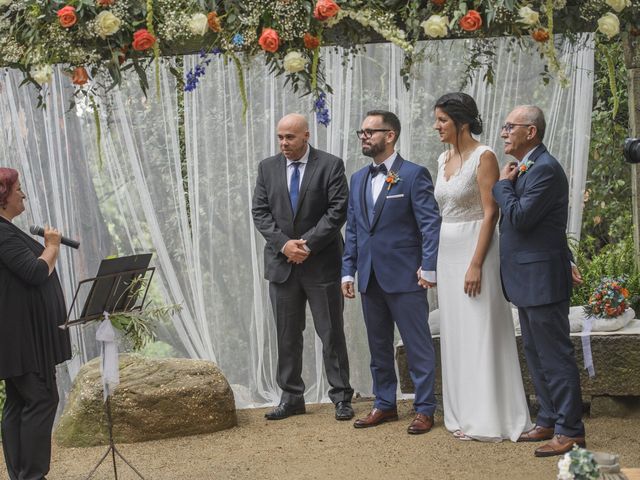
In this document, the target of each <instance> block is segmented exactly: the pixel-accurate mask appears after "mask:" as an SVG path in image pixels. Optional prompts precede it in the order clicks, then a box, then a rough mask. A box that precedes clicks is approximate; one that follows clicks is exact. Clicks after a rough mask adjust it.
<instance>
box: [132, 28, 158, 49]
mask: <svg viewBox="0 0 640 480" xmlns="http://www.w3.org/2000/svg"><path fill="white" fill-rule="evenodd" d="M155 43H156V37H154V36H153V35H151V34H150V33H149V30H147V29H146V28H141V29H140V30H137V31H136V32H135V33H134V34H133V43H132V44H131V46H132V47H133V49H134V50H138V51H139V52H140V51H143V50H148V49H150V48H151V47H153V45H154V44H155Z"/></svg>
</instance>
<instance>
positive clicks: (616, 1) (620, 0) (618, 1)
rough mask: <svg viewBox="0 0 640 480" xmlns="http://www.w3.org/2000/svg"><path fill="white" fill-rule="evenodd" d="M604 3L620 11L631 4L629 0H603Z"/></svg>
mask: <svg viewBox="0 0 640 480" xmlns="http://www.w3.org/2000/svg"><path fill="white" fill-rule="evenodd" d="M604 3H606V4H607V5H609V6H610V7H611V8H613V9H614V10H615V11H616V12H621V11H622V10H624V8H625V7H630V6H631V0H605V2H604Z"/></svg>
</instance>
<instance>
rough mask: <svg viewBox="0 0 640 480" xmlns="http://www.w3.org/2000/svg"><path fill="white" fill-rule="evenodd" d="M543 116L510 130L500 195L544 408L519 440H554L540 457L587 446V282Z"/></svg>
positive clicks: (514, 287) (506, 275)
mask: <svg viewBox="0 0 640 480" xmlns="http://www.w3.org/2000/svg"><path fill="white" fill-rule="evenodd" d="M544 131H545V120H544V114H543V113H542V110H540V109H539V108H538V107H535V106H529V105H524V106H520V107H517V108H515V109H514V110H513V111H512V112H511V113H510V114H509V116H508V117H507V120H506V123H505V124H504V125H503V126H502V134H501V136H502V138H503V139H504V151H505V153H507V154H509V155H511V156H513V157H515V158H516V159H517V160H518V163H515V162H511V163H508V164H507V165H505V167H504V168H503V169H502V172H501V173H500V180H499V181H498V182H497V183H496V184H495V185H494V187H493V196H494V197H495V199H496V202H497V203H498V205H499V206H500V210H501V211H502V216H501V218H500V272H501V276H502V287H503V290H504V293H505V296H506V297H507V300H509V301H511V303H513V304H514V305H516V306H517V307H518V312H519V315H520V328H521V331H522V340H523V342H524V350H525V356H526V358H527V365H528V367H529V372H530V374H531V378H532V380H533V384H534V387H535V390H536V395H537V398H538V402H539V403H540V410H539V412H538V415H537V418H536V425H535V427H534V428H533V429H532V430H530V431H528V432H525V433H523V434H522V435H521V436H520V439H519V441H524V442H535V441H543V440H550V441H549V442H548V443H546V444H545V445H543V446H541V447H539V448H538V449H536V451H535V455H536V456H537V457H548V456H552V455H562V454H564V453H566V452H568V451H569V450H571V448H573V445H574V444H578V445H579V446H581V447H584V446H585V432H584V425H583V423H582V396H581V392H580V377H579V372H578V367H577V365H576V361H575V358H574V352H573V344H572V343H571V340H570V338H569V319H568V315H569V299H570V297H571V289H572V284H578V283H580V282H581V281H582V279H581V278H580V272H579V271H578V269H577V268H576V267H575V265H572V259H573V256H572V254H571V251H570V250H569V247H568V245H567V235H566V226H567V216H568V207H569V184H568V182H567V176H566V175H565V173H564V171H563V169H562V166H561V165H560V164H559V163H558V161H557V160H556V159H555V158H554V157H553V156H551V154H550V153H549V152H548V151H547V149H546V147H545V146H544V144H543V143H542V140H543V138H544Z"/></svg>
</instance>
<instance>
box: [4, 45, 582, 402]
mask: <svg viewBox="0 0 640 480" xmlns="http://www.w3.org/2000/svg"><path fill="white" fill-rule="evenodd" d="M468 42H469V41H466V40H457V41H440V42H428V43H426V44H425V45H424V47H425V48H426V49H427V52H428V53H429V54H430V55H431V56H432V57H433V58H437V59H439V60H438V61H437V62H430V63H425V64H424V65H422V66H421V67H420V68H418V71H417V72H416V77H417V78H415V79H414V80H413V81H412V86H411V88H410V90H408V91H407V90H405V88H404V86H403V84H402V81H401V78H400V76H399V74H398V72H399V71H400V67H401V63H402V55H401V52H400V51H399V50H398V49H397V48H395V47H393V46H391V45H389V44H380V45H369V46H367V49H366V52H365V53H364V54H362V55H359V56H357V57H355V58H353V59H352V60H350V61H349V63H348V65H346V66H345V65H343V64H342V61H343V60H342V56H341V54H340V53H339V52H335V51H334V50H333V49H325V50H324V51H323V58H324V61H325V62H326V65H327V77H328V82H329V83H330V84H331V86H332V87H333V90H334V94H333V95H330V96H329V97H328V99H327V100H328V106H329V108H330V112H331V117H332V122H331V124H330V125H329V127H328V128H325V127H323V126H320V125H317V124H316V123H315V121H314V119H313V116H312V115H311V114H309V118H310V120H311V126H312V128H311V142H312V144H313V145H314V146H316V147H318V148H320V149H323V150H326V151H329V152H331V153H334V154H336V155H338V156H340V157H342V158H343V159H344V161H345V165H346V168H347V174H348V175H350V174H351V173H352V172H354V171H355V170H356V169H358V168H360V167H362V166H363V165H365V164H366V163H367V162H368V159H366V158H365V157H363V156H362V155H361V153H360V151H359V143H358V141H357V138H356V136H355V133H354V131H355V130H356V129H357V128H358V127H359V126H360V123H361V121H362V118H363V116H364V114H365V113H366V111H367V110H370V109H374V108H383V109H388V110H393V111H395V112H396V113H398V115H399V117H400V119H401V121H402V125H403V131H402V134H401V136H400V142H399V144H398V149H399V151H400V152H401V153H402V154H403V156H405V157H406V158H408V159H410V160H413V161H415V162H417V163H420V164H423V165H426V166H427V167H428V168H429V169H430V170H431V171H432V172H433V173H435V162H436V159H437V157H438V154H439V153H440V152H441V151H442V149H443V146H442V145H441V144H440V143H439V141H438V139H437V136H436V135H435V134H434V132H433V130H432V128H431V125H432V122H433V116H432V109H433V104H434V102H435V100H436V99H437V98H438V97H439V96H440V95H442V94H444V93H446V92H449V91H453V90H457V88H458V85H459V84H460V82H461V78H462V75H463V72H462V67H463V66H462V64H461V62H460V60H459V59H460V58H461V57H462V56H463V55H465V53H466V51H467V47H468V45H469V44H468ZM507 44H508V40H506V39H505V40H496V58H497V59H498V61H497V69H496V72H495V83H494V85H492V86H487V85H485V84H484V83H483V82H482V81H480V80H477V81H474V82H473V83H472V84H471V85H469V86H468V87H467V89H466V91H467V92H468V93H470V94H472V95H473V96H474V97H475V98H476V100H477V101H478V105H479V108H480V111H481V113H482V116H483V119H484V121H485V134H483V135H482V136H481V139H482V141H484V142H485V143H487V144H489V145H491V146H493V147H494V148H495V149H496V151H497V153H498V155H499V157H501V156H502V154H501V150H502V149H501V144H502V142H501V140H500V138H499V133H500V131H499V126H500V125H501V124H502V123H503V121H504V118H505V117H506V114H507V113H508V111H509V110H510V109H511V108H512V107H513V106H515V105H517V104H521V103H535V104H538V105H539V106H541V107H542V108H543V110H544V111H545V112H546V114H547V120H548V124H549V127H548V131H547V136H546V140H545V142H546V143H547V145H548V146H549V148H550V150H551V151H552V152H553V153H554V154H555V155H556V156H557V157H558V159H559V160H560V161H561V162H562V163H563V166H564V168H565V170H566V171H567V174H568V176H569V178H570V179H571V198H572V203H571V220H570V222H569V231H570V232H571V233H573V234H577V233H579V226H580V216H581V208H582V193H583V189H584V180H585V175H586V163H587V152H588V143H589V130H590V122H591V118H590V113H591V91H592V83H593V76H592V75H593V52H592V50H591V49H590V48H588V47H583V48H580V49H573V48H570V47H569V46H567V45H561V46H560V47H561V50H560V51H561V53H562V54H563V60H564V62H565V63H566V64H567V71H568V75H569V77H570V78H571V80H572V83H571V85H570V86H569V87H568V88H561V87H560V86H559V85H558V84H557V83H556V82H554V81H553V80H552V81H551V82H550V83H549V84H548V85H544V84H543V83H542V81H541V78H540V76H539V73H540V72H541V71H542V68H543V65H542V62H541V60H540V59H539V58H538V57H537V56H536V55H525V54H523V53H521V52H508V51H507ZM199 60H200V59H199V57H198V56H187V57H184V64H185V70H188V69H190V68H193V67H194V66H195V64H196V63H197V62H198V61H199ZM170 62H171V60H168V61H167V62H166V63H170ZM166 63H165V64H163V65H161V72H160V80H161V82H160V83H161V85H160V87H161V88H160V91H159V92H156V90H155V85H154V82H153V81H151V82H150V83H151V90H150V92H149V96H148V98H146V99H145V97H144V96H143V95H142V92H141V91H140V89H139V87H138V86H137V83H136V81H135V79H132V78H130V79H128V81H126V82H125V84H124V85H123V87H122V89H120V90H114V91H112V92H111V93H110V95H109V96H108V97H107V101H106V102H105V105H103V107H107V108H102V109H101V112H102V113H101V115H102V122H101V123H102V137H103V159H104V164H103V165H102V167H101V168H100V167H99V166H98V156H97V151H96V142H95V138H96V137H95V125H94V122H93V114H92V113H91V112H90V111H84V113H82V111H80V113H79V114H78V113H76V112H75V111H73V112H69V113H67V114H65V112H64V108H65V106H66V105H68V99H69V96H70V95H71V94H72V93H73V88H72V87H71V86H70V85H69V81H68V79H67V78H66V77H64V76H63V75H61V74H60V73H57V74H56V76H55V79H54V83H53V84H52V86H51V88H50V92H49V94H48V95H47V109H46V110H38V109H36V108H35V102H34V100H33V98H34V93H33V91H32V89H31V88H24V87H23V88H18V87H17V85H18V84H19V82H20V81H21V76H20V74H18V73H17V72H5V73H4V75H2V76H1V77H0V88H1V92H2V94H1V95H0V118H2V121H3V125H4V126H5V128H4V129H3V132H2V134H0V164H2V165H9V166H14V167H16V168H18V169H19V170H20V172H21V175H22V176H23V182H24V184H25V190H26V191H27V193H28V195H29V199H30V202H29V211H28V212H27V214H26V215H23V216H24V217H25V219H24V222H23V223H22V224H23V225H26V224H28V223H32V222H33V223H47V222H49V223H52V224H55V225H58V226H60V227H61V228H64V230H65V233H69V235H70V236H77V237H79V238H80V239H81V241H82V246H81V250H80V251H79V252H69V251H68V250H65V251H64V252H63V256H62V258H61V264H60V268H61V276H62V278H63V279H64V287H65V291H66V292H67V295H68V298H70V295H71V291H72V289H73V286H74V284H75V283H76V282H77V280H79V279H81V278H85V277H88V276H91V275H93V274H94V273H95V271H96V269H97V265H98V262H99V259H100V258H103V257H104V256H107V255H110V254H118V255H125V254H130V253H134V252H140V251H153V252H154V253H155V254H156V255H155V264H156V266H157V267H158V276H157V277H156V278H157V280H156V281H154V284H155V285H154V296H155V297H156V298H158V299H159V300H161V301H164V302H170V303H181V304H182V305H183V310H182V311H181V312H180V313H179V314H178V315H176V316H175V317H174V318H173V322H172V324H170V325H161V326H160V336H161V339H162V340H164V341H166V342H168V343H170V344H171V345H172V346H173V348H174V352H173V353H174V354H175V355H182V356H188V357H194V358H205V359H209V360H212V361H215V362H216V363H218V365H219V366H220V367H221V369H222V370H223V371H224V373H225V375H226V376H227V378H228V380H229V382H230V383H231V384H232V385H233V388H234V392H235V394H236V400H237V404H238V406H239V407H250V406H258V405H263V404H268V403H273V402H276V401H277V400H278V398H279V392H278V389H277V385H276V382H275V366H276V358H275V334H274V333H275V332H274V323H273V319H272V313H271V306H270V304H269V301H268V294H267V283H266V281H264V280H263V278H262V274H263V266H262V247H263V240H262V238H261V237H260V235H259V234H257V233H256V232H255V230H254V228H253V224H252V220H251V212H250V208H251V196H252V192H253V186H254V182H255V174H256V168H257V164H258V162H259V161H260V159H262V158H264V157H266V156H268V155H272V154H274V153H276V152H277V148H278V147H277V143H276V137H275V126H276V123H277V121H278V119H279V118H280V117H281V116H282V115H284V114H286V113H289V112H294V111H297V112H302V113H305V112H310V110H311V106H312V101H313V99H311V98H309V97H305V98H298V97H297V96H296V95H295V94H293V93H291V92H290V90H289V89H288V87H286V86H285V85H284V81H283V80H282V79H278V78H275V77H274V76H273V75H270V74H269V73H268V68H267V67H266V66H265V65H263V64H262V63H263V62H262V61H261V60H256V61H254V62H253V63H252V65H251V68H250V69H248V70H245V75H246V86H247V92H248V95H249V109H248V111H247V116H246V121H245V120H244V119H243V117H242V103H241V96H240V92H239V89H238V81H237V77H236V72H235V69H234V68H233V66H232V65H230V64H227V63H225V62H224V61H223V60H222V59H220V58H215V59H214V60H213V61H212V62H211V64H210V65H209V66H208V67H207V70H208V71H207V74H206V76H204V77H203V78H202V79H201V82H200V84H199V85H198V88H197V89H196V90H195V92H192V93H186V94H185V99H184V129H185V138H186V145H185V148H186V158H187V162H186V166H185V165H182V164H181V161H180V141H179V138H180V137H179V134H178V133H179V129H180V128H181V125H180V114H179V110H178V107H177V103H178V102H177V90H176V88H177V87H176V84H175V80H174V79H173V77H172V76H171V74H170V73H169V69H168V65H167V64H166ZM149 78H150V79H153V78H154V74H153V73H150V75H149ZM478 78H480V77H478ZM105 112H109V113H108V114H107V113H105ZM7 126H10V128H7ZM501 161H502V160H501ZM183 174H184V176H186V180H187V188H186V189H185V185H184V184H183V181H182V179H183ZM187 190H188V197H187V196H186V192H187ZM187 212H190V216H188V215H187ZM311 321H312V320H311V317H310V315H309V318H308V325H310V324H311ZM345 330H346V335H347V342H348V347H349V353H350V363H351V376H352V385H353V386H354V388H355V389H356V391H358V392H361V393H363V394H369V393H370V392H371V380H370V374H369V365H368V364H369V354H368V347H367V342H366V335H365V332H364V326H363V322H362V315H361V312H360V306H359V302H358V301H357V300H356V301H350V302H347V303H346V306H345ZM92 335H93V332H92V327H87V328H84V329H78V330H76V331H74V333H73V336H74V345H75V346H76V349H77V352H78V355H77V356H76V359H75V360H74V362H72V363H71V368H69V375H68V377H73V375H74V374H75V372H76V371H77V368H78V366H79V365H80V364H81V363H82V362H83V361H85V360H86V359H88V358H91V357H92V356H94V355H95V354H96V351H95V347H94V341H93V339H92V338H93V337H92ZM304 352H305V353H304V355H305V358H304V372H303V375H304V378H305V382H306V384H307V387H308V390H307V394H306V398H307V401H309V402H314V401H323V400H326V391H327V390H328V385H327V383H326V380H325V378H324V375H323V366H322V355H321V345H320V344H319V341H318V340H317V338H316V336H315V333H314V331H313V328H307V329H306V331H305V350H304ZM65 386H66V387H68V382H67V383H66V384H65Z"/></svg>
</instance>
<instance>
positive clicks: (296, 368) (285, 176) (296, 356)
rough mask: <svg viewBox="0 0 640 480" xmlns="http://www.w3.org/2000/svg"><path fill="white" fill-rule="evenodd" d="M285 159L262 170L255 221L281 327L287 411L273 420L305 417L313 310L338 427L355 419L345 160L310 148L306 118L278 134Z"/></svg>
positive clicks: (289, 121)
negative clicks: (347, 325)
mask: <svg viewBox="0 0 640 480" xmlns="http://www.w3.org/2000/svg"><path fill="white" fill-rule="evenodd" d="M277 134H278V141H279V144H280V150H281V153H279V154H278V155H275V156H273V157H269V158H266V159H264V160H263V161H262V162H260V165H259V167H258V178H257V181H256V187H255V192H254V196H253V208H252V213H253V221H254V223H255V226H256V228H257V229H258V230H259V231H260V233H261V234H262V236H263V237H264V238H265V240H266V242H267V243H266V245H265V248H264V270H265V278H266V279H267V280H269V295H270V297H271V303H272V306H273V312H274V315H275V319H276V330H277V336H278V374H277V380H278V385H279V386H280V388H281V389H282V396H281V401H280V404H279V405H278V406H277V407H276V408H275V409H273V410H272V411H271V412H269V413H267V414H266V415H265V416H266V418H267V419H269V420H280V419H283V418H287V417H289V416H291V415H297V414H301V413H305V405H304V389H305V386H304V382H303V381H302V376H301V374H302V347H303V345H302V343H303V339H302V332H303V330H304V328H305V307H306V303H307V302H309V307H310V309H311V314H312V315H313V323H314V326H315V329H316V332H317V334H318V336H319V337H320V339H321V340H322V346H323V347H322V354H323V358H324V366H325V372H326V374H327V380H328V381H329V384H330V385H331V389H330V390H329V397H330V398H331V400H332V401H333V403H334V404H335V417H336V419H337V420H349V419H351V418H353V415H354V414H353V409H352V407H351V398H352V396H353V389H352V388H351V386H350V384H349V360H348V357H347V348H346V342H345V337H344V329H343V317H342V310H343V299H342V294H341V288H340V263H341V258H342V250H343V245H344V242H343V240H342V235H341V233H340V228H341V227H342V225H343V224H344V222H345V220H346V215H347V197H348V186H347V178H346V176H345V173H344V164H343V162H342V160H341V159H339V158H338V157H335V156H333V155H330V154H328V153H326V152H323V151H320V150H317V149H315V148H313V147H311V146H310V145H309V143H308V141H309V127H308V123H307V121H306V119H305V118H304V117H303V116H302V115H298V114H289V115H286V116H285V117H283V118H282V119H281V120H280V122H279V123H278V127H277Z"/></svg>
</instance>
